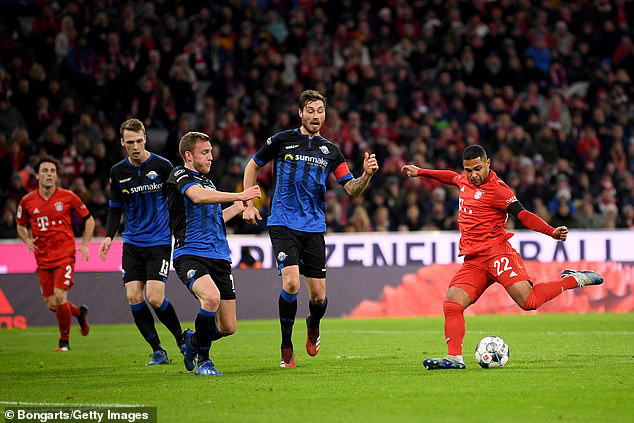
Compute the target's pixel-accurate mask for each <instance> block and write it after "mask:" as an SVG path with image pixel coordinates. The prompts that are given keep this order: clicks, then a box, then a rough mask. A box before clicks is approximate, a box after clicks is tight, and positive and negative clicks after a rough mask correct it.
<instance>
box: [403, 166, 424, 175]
mask: <svg viewBox="0 0 634 423" xmlns="http://www.w3.org/2000/svg"><path fill="white" fill-rule="evenodd" d="M419 170H420V167H418V166H414V165H405V166H403V167H402V168H401V172H402V173H404V174H405V176H409V177H411V178H415V177H417V176H418V171H419Z"/></svg>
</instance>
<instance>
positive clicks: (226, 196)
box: [185, 185, 260, 204]
mask: <svg viewBox="0 0 634 423" xmlns="http://www.w3.org/2000/svg"><path fill="white" fill-rule="evenodd" d="M185 195H186V196H187V198H189V199H190V200H191V201H192V202H194V203H196V204H220V203H232V202H234V201H249V200H253V199H254V198H259V197H260V187H259V186H257V185H255V186H252V187H249V188H246V189H245V190H244V191H242V192H223V191H216V190H211V189H205V188H202V187H199V186H198V185H192V186H191V187H189V188H187V189H186V190H185Z"/></svg>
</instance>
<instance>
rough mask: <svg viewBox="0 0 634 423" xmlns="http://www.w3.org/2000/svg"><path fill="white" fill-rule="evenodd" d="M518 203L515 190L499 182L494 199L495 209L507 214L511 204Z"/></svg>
mask: <svg viewBox="0 0 634 423" xmlns="http://www.w3.org/2000/svg"><path fill="white" fill-rule="evenodd" d="M516 201H517V197H516V196H515V193H514V192H513V190H512V189H511V188H510V187H509V186H508V185H506V184H505V183H504V182H502V181H501V180H497V187H496V189H495V195H494V197H493V207H494V208H496V209H498V210H501V211H503V212H504V213H506V209H508V208H509V205H510V204H511V203H514V202H516Z"/></svg>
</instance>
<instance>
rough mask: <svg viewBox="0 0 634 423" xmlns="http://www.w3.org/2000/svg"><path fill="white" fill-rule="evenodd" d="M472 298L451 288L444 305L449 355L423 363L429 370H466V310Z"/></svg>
mask: <svg viewBox="0 0 634 423" xmlns="http://www.w3.org/2000/svg"><path fill="white" fill-rule="evenodd" d="M471 302H472V301H471V297H470V296H469V294H468V293H467V291H465V290H464V289H462V288H458V287H450V288H449V290H448V291H447V296H446V297H445V302H444V303H443V312H444V315H445V340H446V342H447V348H448V354H447V356H445V357H442V358H428V359H425V360H424V361H423V366H425V368H426V369H427V370H440V369H464V368H465V365H464V360H463V358H462V341H463V339H464V335H465V331H466V328H465V321H464V310H465V309H466V308H467V307H469V305H470V304H471Z"/></svg>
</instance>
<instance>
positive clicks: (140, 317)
mask: <svg viewBox="0 0 634 423" xmlns="http://www.w3.org/2000/svg"><path fill="white" fill-rule="evenodd" d="M130 310H131V311H132V317H134V323H135V324H136V327H137V328H139V332H141V335H142V336H143V338H145V340H146V341H147V343H148V344H150V346H151V347H152V350H153V351H155V352H156V351H158V350H162V349H163V347H161V340H160V339H159V336H158V333H156V328H155V327H154V317H153V316H152V312H151V311H150V309H149V308H148V306H147V304H146V302H145V301H141V302H140V303H138V304H130Z"/></svg>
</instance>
